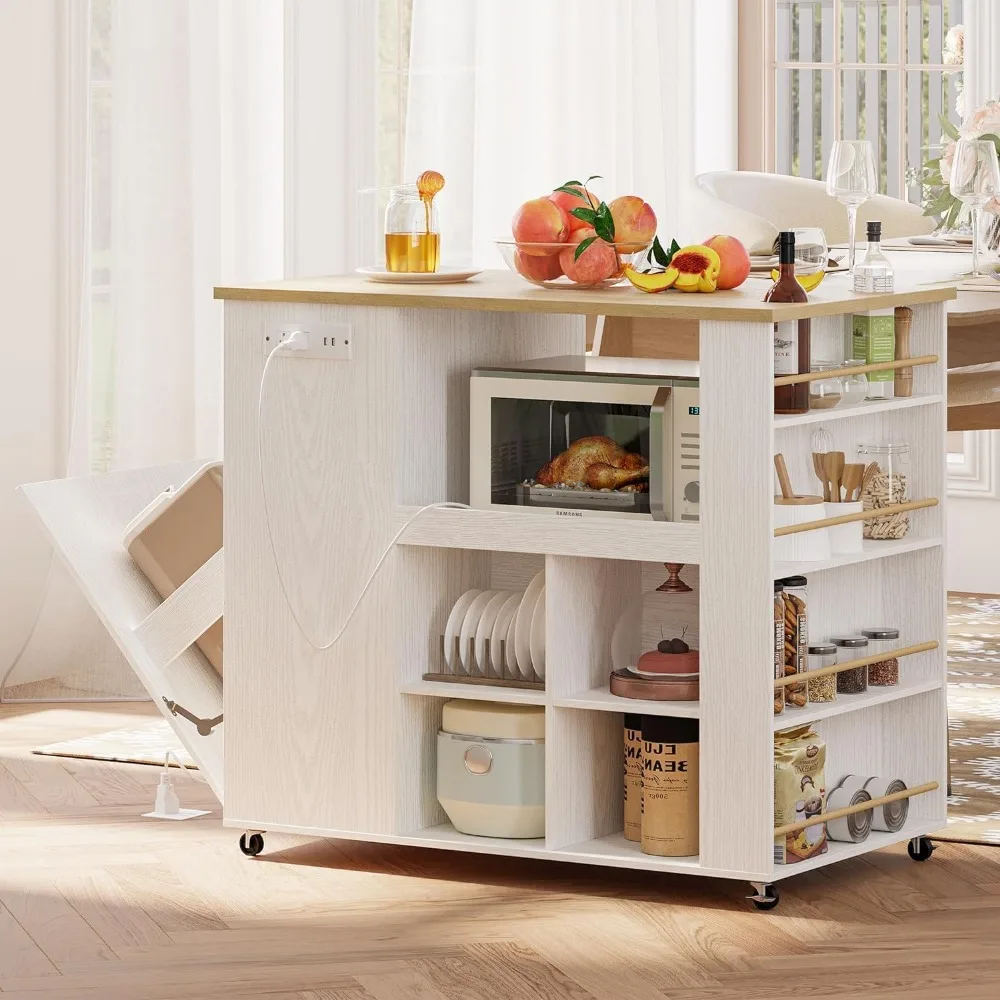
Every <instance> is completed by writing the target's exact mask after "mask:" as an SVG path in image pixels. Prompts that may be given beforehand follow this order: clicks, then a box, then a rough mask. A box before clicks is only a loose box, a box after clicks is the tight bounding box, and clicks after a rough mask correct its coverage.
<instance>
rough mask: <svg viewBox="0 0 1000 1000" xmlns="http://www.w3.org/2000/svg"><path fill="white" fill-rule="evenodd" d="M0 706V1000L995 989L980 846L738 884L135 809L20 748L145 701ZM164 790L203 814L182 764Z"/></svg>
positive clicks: (136, 772) (138, 776)
mask: <svg viewBox="0 0 1000 1000" xmlns="http://www.w3.org/2000/svg"><path fill="white" fill-rule="evenodd" d="M151 714H152V712H151V710H147V709H145V708H144V707H139V708H135V707H128V708H124V709H123V708H120V707H119V708H111V707H106V706H96V707H92V708H86V709H73V710H70V709H66V708H59V707H39V706H32V707H28V706H22V707H12V706H8V707H5V708H2V709H0V998H3V1000H7V998H12V1000H13V998H18V1000H21V998H24V1000H28V998H30V1000H88V998H93V1000H118V998H127V1000H166V998H197V1000H217V998H224V997H225V998H234V997H241V998H259V997H267V998H269V1000H537V998H559V1000H589V998H594V1000H723V998H727V1000H728V998H733V1000H736V998H741V1000H758V998H769V997H786V996H794V997H797V998H809V1000H821V998H830V1000H833V998H837V1000H851V998H862V997H864V998H868V997H873V996H877V997H880V998H893V1000H895V998H899V1000H902V998H906V1000H941V998H952V997H955V998H958V997H962V998H968V1000H980V998H981V1000H987V998H989V1000H997V998H998V997H1000V849H996V848H986V847H968V846H962V845H958V844H948V845H943V846H942V847H941V848H939V850H938V851H937V852H936V853H935V855H934V857H933V858H932V859H931V860H930V861H929V862H927V863H925V864H915V863H913V862H911V861H910V860H909V859H908V858H907V857H906V856H905V853H904V852H903V851H902V850H901V849H896V850H892V851H883V852H880V853H878V854H875V855H870V856H868V857H867V858H864V859H858V860H856V861H851V862H847V863H845V864H842V865H840V866H838V867H836V868H833V869H829V870H828V871H826V872H814V873H811V874H805V875H802V876H799V877H797V878H795V879H793V880H791V881H790V882H787V883H785V888H784V890H783V898H782V902H781V906H780V907H779V908H778V909H777V910H775V911H773V912H772V913H768V914H763V913H757V912H756V911H754V910H753V909H751V908H750V907H749V904H748V903H746V902H745V901H744V900H743V898H742V897H743V895H744V893H745V892H746V886H745V885H744V884H742V883H728V882H720V881H714V880H708V879H685V878H682V877H675V878H672V877H655V878H652V877H649V876H645V875H642V874H639V873H631V872H624V871H612V872H603V871H600V870H598V869H592V868H582V867H579V866H575V865H574V866H570V865H552V864H545V863H541V862H532V861H512V860H495V859H490V858H487V857H484V856H472V855H469V856H466V855H459V854H450V853H442V852H435V851H429V850H417V849H397V848H389V847H377V846H369V845H363V844H348V843H333V842H325V841H324V842H308V841H304V840H299V839H296V838H290V837H279V836H277V835H270V836H268V838H267V850H266V852H265V855H264V856H262V857H261V858H259V859H257V860H249V859H247V858H244V857H243V856H242V855H240V853H239V852H238V850H237V847H236V839H237V836H236V832H235V831H232V830H223V829H222V828H221V826H220V823H219V814H218V810H217V809H216V812H215V814H214V815H213V816H211V817H208V818H207V819H204V820H196V821H191V822H186V823H180V824H169V823H158V822H154V821H150V820H143V819H140V818H139V813H140V812H143V811H145V810H146V809H148V808H150V807H151V804H152V796H153V788H154V785H155V784H156V781H157V770H156V769H155V768H148V767H142V766H130V765H120V764H101V763H96V762H90V761H75V760H60V759H55V758H48V757H37V756H32V755H31V754H30V753H29V750H30V748H31V747H32V746H37V745H39V744H42V743H48V742H51V741H53V740H56V739H62V738H69V737H71V736H74V735H84V734H86V733H91V732H93V733H96V732H102V731H104V730H107V729H112V728H118V727H120V726H123V725H127V724H131V723H134V722H136V721H139V720H141V719H142V718H144V717H148V716H149V715H151ZM179 781H180V782H181V784H180V788H181V793H182V801H183V802H184V804H185V805H197V804H199V803H200V804H204V805H205V807H206V808H210V807H212V806H213V805H214V803H213V802H212V800H211V796H210V794H209V793H208V792H207V790H206V789H205V787H204V786H203V785H195V784H192V783H191V782H190V781H187V780H185V779H184V778H183V776H182V777H180V778H179Z"/></svg>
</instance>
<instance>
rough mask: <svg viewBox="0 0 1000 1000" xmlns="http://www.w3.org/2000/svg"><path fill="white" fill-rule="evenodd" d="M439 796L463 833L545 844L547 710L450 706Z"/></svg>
mask: <svg viewBox="0 0 1000 1000" xmlns="http://www.w3.org/2000/svg"><path fill="white" fill-rule="evenodd" d="M437 795H438V802H440V803H441V807H442V808H443V809H444V811H445V812H446V813H447V814H448V818H449V819H450V820H451V822H452V825H453V826H454V827H455V829H456V830H458V832H459V833H470V834H473V835H475V836H479V837H512V838H525V837H544V836H545V708H544V706H542V705H508V704H497V703H495V702H490V701H460V700H457V701H449V702H446V703H445V704H444V707H443V710H442V718H441V730H440V732H439V733H438V759H437Z"/></svg>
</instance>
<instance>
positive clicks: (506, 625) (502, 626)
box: [490, 592, 524, 677]
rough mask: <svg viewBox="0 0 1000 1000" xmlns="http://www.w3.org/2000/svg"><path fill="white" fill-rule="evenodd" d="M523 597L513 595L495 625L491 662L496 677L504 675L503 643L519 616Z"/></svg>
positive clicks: (491, 642)
mask: <svg viewBox="0 0 1000 1000" xmlns="http://www.w3.org/2000/svg"><path fill="white" fill-rule="evenodd" d="M522 597H524V594H523V593H520V592H519V593H516V594H511V596H510V597H508V598H507V600H506V601H505V602H504V604H503V607H501V608H500V611H499V612H498V613H497V619H496V621H495V622H494V623H493V631H492V632H491V633H490V662H491V663H492V664H493V673H494V675H495V676H496V677H503V675H504V661H503V659H502V657H503V643H504V642H506V641H507V633H508V632H509V631H510V626H511V622H513V621H514V619H515V618H516V616H517V609H518V608H519V607H520V605H521V598H522Z"/></svg>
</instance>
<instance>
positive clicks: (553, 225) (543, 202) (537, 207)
mask: <svg viewBox="0 0 1000 1000" xmlns="http://www.w3.org/2000/svg"><path fill="white" fill-rule="evenodd" d="M510 225H511V231H512V232H513V233H514V240H515V242H517V243H565V242H566V238H567V237H568V236H569V216H568V215H567V214H566V210H565V209H564V208H562V207H561V206H560V205H557V204H556V203H555V202H553V201H549V199H548V198H532V199H531V201H526V202H525V203H524V204H523V205H522V206H521V207H520V208H519V209H518V210H517V211H516V212H515V213H514V219H513V221H512V222H511V224H510ZM558 252H559V251H558V250H556V249H553V250H545V249H540V248H532V249H525V250H524V253H526V254H528V255H529V256H532V257H545V256H548V255H549V254H553V253H558Z"/></svg>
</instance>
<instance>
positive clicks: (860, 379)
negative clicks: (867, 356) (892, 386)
mask: <svg viewBox="0 0 1000 1000" xmlns="http://www.w3.org/2000/svg"><path fill="white" fill-rule="evenodd" d="M864 363H865V362H864V359H862V358H849V359H848V360H847V361H845V362H844V363H843V365H842V366H841V367H843V368H855V367H857V366H858V365H863V364H864ZM840 384H841V387H842V391H843V394H844V398H843V400H842V403H843V405H844V406H857V405H858V404H859V403H863V402H864V401H865V400H866V399H867V398H868V376H867V375H866V374H865V373H864V372H855V373H854V374H853V375H843V374H842V375H841V376H840Z"/></svg>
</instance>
